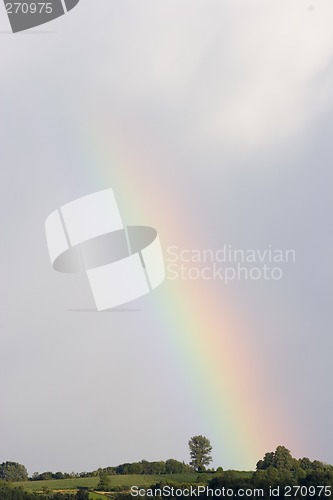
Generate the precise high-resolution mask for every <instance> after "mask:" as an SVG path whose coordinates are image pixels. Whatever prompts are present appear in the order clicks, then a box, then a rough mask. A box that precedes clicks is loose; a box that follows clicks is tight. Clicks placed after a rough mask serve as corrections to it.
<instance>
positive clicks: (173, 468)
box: [165, 458, 191, 474]
mask: <svg viewBox="0 0 333 500" xmlns="http://www.w3.org/2000/svg"><path fill="white" fill-rule="evenodd" d="M189 470H191V469H190V467H189V466H188V465H186V464H184V462H179V461H178V460H175V459H174V458H169V459H168V460H167V461H166V462H165V472H166V474H181V473H182V472H189Z"/></svg>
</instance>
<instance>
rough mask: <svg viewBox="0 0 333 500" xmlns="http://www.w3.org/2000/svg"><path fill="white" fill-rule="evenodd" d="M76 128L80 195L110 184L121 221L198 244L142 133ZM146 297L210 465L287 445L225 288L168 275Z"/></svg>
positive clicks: (108, 126) (169, 239)
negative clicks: (82, 182) (83, 187)
mask: <svg viewBox="0 0 333 500" xmlns="http://www.w3.org/2000/svg"><path fill="white" fill-rule="evenodd" d="M100 118H101V117H99V120H100ZM74 130H75V134H76V137H74V143H75V142H77V149H78V150H80V155H81V156H80V160H82V162H83V166H82V171H81V175H82V176H83V177H85V178H86V184H87V188H88V186H89V188H88V190H87V191H86V192H82V193H80V194H81V195H84V194H88V193H89V192H93V191H94V190H96V191H97V190H100V189H105V188H107V187H112V188H113V189H114V192H115V195H116V198H117V201H118V205H119V208H120V212H121V213H122V214H123V220H124V221H126V223H128V224H133V223H134V224H135V223H142V222H143V221H144V224H145V225H151V226H153V227H155V228H156V229H157V230H158V232H159V235H160V239H161V243H162V246H163V245H164V246H168V245H169V244H170V245H172V244H177V245H178V246H179V247H180V248H195V247H196V246H195V244H194V243H193V242H194V241H195V240H196V238H197V234H198V233H200V227H197V225H194V221H193V220H192V219H191V214H190V213H188V212H187V210H186V207H185V206H184V203H183V202H182V199H181V193H180V192H179V190H177V189H176V188H175V186H174V185H173V183H172V179H170V178H169V179H168V178H167V175H166V174H163V173H162V171H163V172H167V171H168V169H167V168H166V166H165V165H161V155H160V152H159V151H156V149H155V150H154V148H150V150H149V153H147V147H145V146H144V141H142V138H140V137H138V136H137V134H136V135H135V137H130V134H129V133H128V131H127V132H126V134H119V124H118V123H117V124H114V123H112V122H110V121H108V122H107V123H100V122H99V124H98V127H97V126H94V125H91V126H90V127H87V126H86V128H83V127H82V125H76V126H75V127H74V126H73V129H72V132H73V131H74ZM78 130H79V133H78ZM96 130H98V132H96ZM72 137H73V134H72ZM110 137H112V138H113V140H112V141H110ZM142 144H143V145H142ZM156 165H160V167H161V169H160V170H157V169H156ZM138 166H139V167H140V168H138ZM164 167H165V169H164ZM156 207H158V210H157V209H156ZM138 211H139V216H138ZM221 288H222V291H221ZM150 298H151V300H152V314H153V315H154V322H155V324H156V328H157V329H160V330H162V331H163V334H164V335H165V339H166V342H167V343H168V344H169V351H170V352H171V354H172V356H173V362H174V363H175V369H176V370H177V372H178V374H179V376H180V377H182V380H183V382H184V384H185V385H186V387H187V390H188V391H189V394H191V397H192V399H193V407H194V409H195V411H196V412H197V415H199V417H200V420H201V421H202V429H204V431H202V430H201V429H198V432H197V433H198V434H205V435H207V437H208V438H209V439H210V440H211V442H212V444H213V451H214V465H216V466H218V465H222V466H223V467H224V468H231V469H232V468H235V469H243V470H245V469H253V468H254V467H255V464H256V462H257V461H258V460H259V459H260V458H261V457H262V456H263V454H264V453H265V452H266V451H271V450H274V449H275V447H276V446H277V445H278V444H283V443H285V440H286V439H289V435H290V432H291V431H290V429H289V428H288V425H287V424H286V423H284V417H283V411H282V410H281V412H280V413H277V412H276V408H275V409H274V411H271V410H270V409H269V408H268V407H267V404H266V401H265V400H263V398H262V397H261V394H262V391H261V390H260V386H261V380H262V379H263V378H267V370H268V367H266V366H265V359H264V357H265V353H264V352H263V351H262V350H261V351H260V350H258V348H256V347H255V346H253V345H252V342H251V331H250V328H248V327H247V326H246V325H243V324H242V321H241V313H240V312H239V311H238V310H237V306H236V305H235V304H233V305H231V304H230V300H229V299H228V296H227V291H226V289H225V288H224V289H223V287H219V289H217V286H216V284H214V283H212V282H204V281H201V280H200V281H195V282H194V281H180V280H177V281H168V282H167V283H165V284H163V285H162V286H161V287H160V290H159V291H156V292H153V293H152V294H151V295H150ZM189 437H190V436H187V438H189Z"/></svg>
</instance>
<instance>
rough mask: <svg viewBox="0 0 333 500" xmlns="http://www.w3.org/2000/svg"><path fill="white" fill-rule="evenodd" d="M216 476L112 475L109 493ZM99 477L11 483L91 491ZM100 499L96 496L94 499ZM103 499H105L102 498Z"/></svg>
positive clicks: (245, 474)
mask: <svg viewBox="0 0 333 500" xmlns="http://www.w3.org/2000/svg"><path fill="white" fill-rule="evenodd" d="M237 474H238V475H239V477H248V475H249V474H252V473H251V472H238V473H237ZM215 475H216V474H208V473H205V474H198V473H184V474H151V475H144V474H129V475H125V474H124V475H120V474H117V475H113V476H109V477H110V484H111V488H110V491H129V490H130V488H131V486H142V487H149V486H151V485H153V484H156V483H159V482H160V481H165V482H178V483H196V482H198V483H205V482H207V481H209V480H210V479H212V478H213V477H214V476H215ZM98 483H99V477H98V476H96V477H82V478H75V479H50V480H47V481H23V482H20V483H13V484H15V485H16V486H22V487H23V488H25V489H27V490H30V491H42V490H44V489H48V490H51V491H60V490H76V489H77V488H79V487H86V488H89V489H91V490H94V489H95V488H97V485H98ZM91 498H92V499H93V498H96V500H97V499H98V498H100V495H98V494H96V495H95V497H94V496H92V497H91ZM104 498H105V497H104Z"/></svg>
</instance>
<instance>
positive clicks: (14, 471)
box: [0, 462, 28, 481]
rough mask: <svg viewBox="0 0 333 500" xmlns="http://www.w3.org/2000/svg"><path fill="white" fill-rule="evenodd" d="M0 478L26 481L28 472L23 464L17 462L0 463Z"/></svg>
mask: <svg viewBox="0 0 333 500" xmlns="http://www.w3.org/2000/svg"><path fill="white" fill-rule="evenodd" d="M0 479H3V480H4V481H27V479H28V472H27V469H26V468H25V467H24V465H22V464H19V463H17V462H3V463H2V464H0Z"/></svg>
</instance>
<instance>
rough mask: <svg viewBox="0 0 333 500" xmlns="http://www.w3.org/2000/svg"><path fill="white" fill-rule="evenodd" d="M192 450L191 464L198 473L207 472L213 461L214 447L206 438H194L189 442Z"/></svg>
mask: <svg viewBox="0 0 333 500" xmlns="http://www.w3.org/2000/svg"><path fill="white" fill-rule="evenodd" d="M188 445H189V448H190V455H191V462H190V464H191V465H192V467H194V469H195V470H196V471H198V472H202V471H204V470H206V466H207V465H209V464H210V462H211V461H212V456H211V452H212V445H211V444H210V441H209V439H208V438H206V437H205V436H193V437H191V439H190V440H189V442H188Z"/></svg>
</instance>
